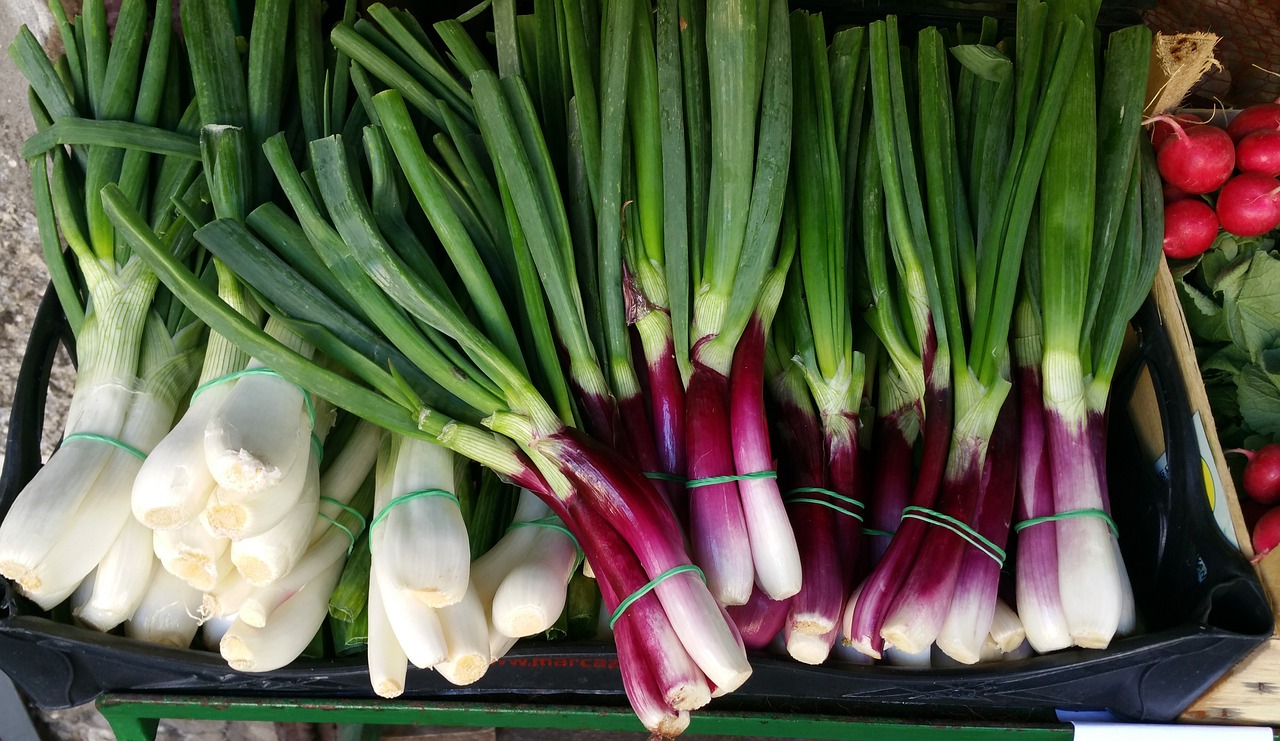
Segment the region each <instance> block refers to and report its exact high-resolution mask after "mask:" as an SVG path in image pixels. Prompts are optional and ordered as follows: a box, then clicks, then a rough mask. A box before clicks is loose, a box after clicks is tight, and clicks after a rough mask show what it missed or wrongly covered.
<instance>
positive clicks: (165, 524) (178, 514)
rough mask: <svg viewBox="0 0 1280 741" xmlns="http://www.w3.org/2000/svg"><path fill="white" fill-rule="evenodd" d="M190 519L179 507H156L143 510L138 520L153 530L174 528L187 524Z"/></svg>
mask: <svg viewBox="0 0 1280 741" xmlns="http://www.w3.org/2000/svg"><path fill="white" fill-rule="evenodd" d="M188 519H189V518H187V517H184V516H183V512H182V510H181V509H179V508H177V507H156V508H155V509H149V510H147V511H146V512H143V513H142V516H141V517H139V518H138V521H139V522H141V523H142V524H143V525H146V526H147V527H149V528H151V529H152V530H173V529H175V528H179V527H182V526H183V525H185V524H187V520H188Z"/></svg>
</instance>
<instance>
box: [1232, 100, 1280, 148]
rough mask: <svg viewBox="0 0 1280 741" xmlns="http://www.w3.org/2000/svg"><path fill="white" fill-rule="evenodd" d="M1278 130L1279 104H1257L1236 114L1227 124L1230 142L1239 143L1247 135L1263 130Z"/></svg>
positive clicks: (1279, 118)
mask: <svg viewBox="0 0 1280 741" xmlns="http://www.w3.org/2000/svg"><path fill="white" fill-rule="evenodd" d="M1277 128H1280V102H1277V103H1259V104H1258V105H1253V106H1249V107H1248V108H1246V109H1244V110H1243V111H1240V112H1239V113H1237V114H1236V117H1235V118H1233V119H1231V123H1229V124H1227V134H1229V135H1230V136H1231V141H1236V142H1238V141H1240V140H1241V139H1243V138H1245V137H1246V136H1248V135H1249V134H1252V133H1253V132H1255V131H1261V130H1263V129H1277Z"/></svg>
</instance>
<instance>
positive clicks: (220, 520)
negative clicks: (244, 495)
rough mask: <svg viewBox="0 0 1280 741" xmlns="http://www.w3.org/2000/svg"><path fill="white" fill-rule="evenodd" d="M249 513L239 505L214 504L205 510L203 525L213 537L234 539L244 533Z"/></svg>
mask: <svg viewBox="0 0 1280 741" xmlns="http://www.w3.org/2000/svg"><path fill="white" fill-rule="evenodd" d="M248 520H249V512H248V510H246V509H245V508H244V507H243V506H242V505H239V504H214V505H210V506H209V509H207V510H205V524H206V527H207V528H208V530H209V532H210V533H211V534H213V535H216V536H219V537H223V538H231V539H232V540H235V539H236V536H238V535H239V534H240V533H241V532H243V531H244V526H245V523H247V522H248Z"/></svg>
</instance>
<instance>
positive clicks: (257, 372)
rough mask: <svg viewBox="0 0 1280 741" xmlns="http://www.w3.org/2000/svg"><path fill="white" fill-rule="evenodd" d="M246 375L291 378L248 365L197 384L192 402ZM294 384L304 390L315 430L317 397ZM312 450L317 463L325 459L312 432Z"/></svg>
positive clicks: (267, 369) (308, 411)
mask: <svg viewBox="0 0 1280 741" xmlns="http://www.w3.org/2000/svg"><path fill="white" fill-rule="evenodd" d="M244 376H275V378H278V379H283V380H287V381H288V380H289V379H285V378H284V376H283V375H280V374H279V372H278V371H274V370H271V369H269V367H247V369H244V370H238V371H236V372H232V374H227V375H224V376H218V378H216V379H209V380H207V381H205V383H202V384H200V385H198V386H196V390H193V392H191V402H195V401H196V397H198V395H200V394H202V393H205V392H207V390H209V389H211V388H214V386H216V385H218V384H225V383H228V381H233V380H236V379H242V378H244ZM289 383H293V381H289ZM293 385H294V386H297V388H298V390H300V392H302V403H305V404H306V406H307V418H308V420H310V421H311V429H312V430H315V429H316V403H315V399H312V398H311V392H308V390H306V389H305V388H302V386H298V384H293ZM311 452H312V453H315V457H316V462H317V463H319V462H320V461H323V459H324V445H321V444H320V438H317V436H316V435H315V433H311Z"/></svg>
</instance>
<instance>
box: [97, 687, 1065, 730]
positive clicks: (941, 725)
mask: <svg viewBox="0 0 1280 741" xmlns="http://www.w3.org/2000/svg"><path fill="white" fill-rule="evenodd" d="M97 704H98V710H100V711H101V712H102V715H103V716H104V717H105V718H106V719H107V722H108V723H110V724H111V728H112V730H113V731H115V734H116V738H117V740H118V741H152V739H154V738H155V732H156V724H157V719H159V718H182V719H187V720H221V721H233V720H234V721H249V720H257V721H271V722H289V723H350V724H369V725H374V724H377V725H412V724H428V725H436V726H480V727H489V726H493V727H501V728H559V729H566V730H597V731H644V727H643V726H641V725H640V722H639V721H638V720H636V717H635V716H634V715H633V714H632V713H631V711H630V710H628V709H627V708H610V707H599V706H586V705H515V704H496V703H475V702H466V703H463V702H442V701H436V700H430V701H414V700H324V699H288V698H265V697H217V698H199V697H180V696H173V695H165V696H159V695H133V694H129V695H104V696H103V697H101V698H99V699H98V703H97ZM688 732H689V733H700V734H714V735H723V736H787V737H792V738H811V739H842V740H843V741H925V740H929V741H938V739H945V741H968V740H969V739H973V740H974V741H979V740H983V741H985V740H986V739H1010V740H1011V741H1041V740H1042V739H1044V740H1048V739H1067V738H1071V736H1072V729H1071V726H1069V725H1065V724H1058V725H1020V726H1017V727H1007V726H1001V725H997V724H993V723H958V722H936V723H929V722H922V721H903V720H892V719H884V718H866V717H851V716H833V715H801V714H786V715H779V714H769V713H724V712H714V711H709V712H702V711H699V712H697V713H694V715H693V720H692V722H691V723H690V724H689V730H688Z"/></svg>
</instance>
